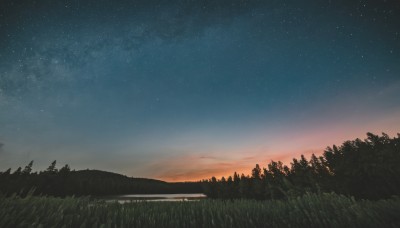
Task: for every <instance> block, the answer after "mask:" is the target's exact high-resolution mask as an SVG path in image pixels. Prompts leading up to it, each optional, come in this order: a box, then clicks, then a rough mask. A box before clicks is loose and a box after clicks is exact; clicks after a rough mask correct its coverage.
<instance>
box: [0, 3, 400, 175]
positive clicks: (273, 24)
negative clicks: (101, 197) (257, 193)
mask: <svg viewBox="0 0 400 228" xmlns="http://www.w3.org/2000/svg"><path fill="white" fill-rule="evenodd" d="M167 2H168V3H167ZM367 132H373V133H376V134H380V133H381V132H386V133H388V134H389V135H390V136H394V135H395V134H396V133H398V132H400V4H399V2H398V1H390V0H387V1H383V0H382V1H378V0H377V1H366V0H357V1H356V0H338V1H335V0H329V1H328V0H327V1H311V0H305V1H297V0H265V1H250V0H249V1H246V0H240V1H239V0H230V1H228V0H217V1H215V0H198V1H194V0H181V1H161V0H160V1H153V0H136V1H134V0H132V1H128V0H121V1H111V0H96V1H94V0H87V1H83V0H57V1H54V0H40V1H39V0H37V1H33V0H32V1H22V0H20V1H18V0H17V1H15V0H14V1H12V0H2V1H1V2H0V167H1V169H2V171H3V170H5V169H7V168H10V167H11V168H14V169H15V168H17V167H18V166H25V165H26V164H27V163H29V161H31V160H34V169H35V170H41V169H44V168H46V167H47V166H48V165H49V164H50V162H51V161H53V160H57V162H58V164H59V166H62V165H64V164H66V163H68V164H69V165H70V166H71V167H72V168H73V169H86V168H89V169H101V170H108V171H112V172H118V173H122V174H125V175H128V176H134V177H148V178H157V179H161V180H166V181H185V180H187V181H190V180H200V179H203V178H210V177H211V176H217V177H220V176H222V175H225V176H226V175H229V174H232V173H233V172H234V171H238V172H243V173H245V174H246V173H249V172H250V171H251V168H252V167H254V166H255V164H256V163H259V164H260V165H261V166H266V165H267V163H268V162H269V161H270V160H271V159H273V160H281V161H284V162H286V163H287V164H288V163H289V162H290V160H291V158H293V157H298V156H299V155H300V154H305V155H306V156H309V155H311V153H316V154H321V153H322V151H323V149H324V148H326V147H327V146H332V145H333V144H341V143H342V142H343V141H344V140H348V139H355V138H365V134H366V133H367Z"/></svg>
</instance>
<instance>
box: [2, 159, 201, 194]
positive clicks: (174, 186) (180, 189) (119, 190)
mask: <svg viewBox="0 0 400 228" xmlns="http://www.w3.org/2000/svg"><path fill="white" fill-rule="evenodd" d="M32 165H33V161H32V162H30V163H29V164H28V165H27V166H26V167H25V168H24V169H22V168H21V167H20V168H18V169H17V170H15V171H14V172H11V169H8V170H7V171H5V172H2V173H0V192H1V193H3V194H7V195H10V194H13V193H17V194H21V195H25V194H27V193H28V192H29V191H31V190H32V189H34V194H35V195H38V194H42V195H53V196H66V195H114V194H161V193H163V194H168V193H199V192H202V188H201V185H200V183H199V182H197V183H196V182H181V183H167V182H164V181H159V180H153V179H146V178H131V177H127V176H123V175H120V174H116V173H111V172H105V171H99V170H79V171H75V170H73V171H71V170H70V167H69V166H68V165H65V166H64V167H62V168H61V169H59V170H58V169H57V168H56V161H54V162H53V163H52V164H51V165H50V166H49V167H48V168H47V169H46V170H45V171H42V172H39V173H37V172H35V173H32Z"/></svg>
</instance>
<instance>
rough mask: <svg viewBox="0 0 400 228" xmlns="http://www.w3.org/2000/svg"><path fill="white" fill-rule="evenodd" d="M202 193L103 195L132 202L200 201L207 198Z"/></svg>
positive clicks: (120, 200)
mask: <svg viewBox="0 0 400 228" xmlns="http://www.w3.org/2000/svg"><path fill="white" fill-rule="evenodd" d="M205 198H206V196H205V195H204V194H202V193H194V194H137V195H114V196H107V197H102V199H104V200H106V201H107V202H115V201H118V202H119V203H130V202H138V201H152V202H153V201H158V202H180V201H198V200H201V199H205Z"/></svg>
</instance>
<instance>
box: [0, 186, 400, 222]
mask: <svg viewBox="0 0 400 228" xmlns="http://www.w3.org/2000/svg"><path fill="white" fill-rule="evenodd" d="M399 214H400V198H392V199H388V200H379V201H368V200H360V201H356V200H354V199H353V198H349V197H345V196H340V195H336V194H333V193H332V194H321V195H317V194H306V195H304V196H302V197H298V198H293V199H289V200H270V201H256V200H233V201H231V200H228V201H223V200H202V201H199V202H137V203H127V204H118V203H105V202H104V201H92V200H90V199H89V198H71V197H67V198H64V199H61V198H53V197H26V198H24V199H22V198H19V197H8V198H0V227H174V228H177V227H387V228H389V227H399V226H400V216H399Z"/></svg>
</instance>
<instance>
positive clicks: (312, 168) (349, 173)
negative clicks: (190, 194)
mask: <svg viewBox="0 0 400 228" xmlns="http://www.w3.org/2000/svg"><path fill="white" fill-rule="evenodd" d="M367 136H368V137H367V139H365V140H360V139H356V140H353V141H346V142H344V143H343V144H342V145H341V146H339V147H337V146H335V145H334V146H333V147H328V148H326V150H325V151H324V153H323V155H322V156H319V157H317V156H315V155H314V154H313V155H312V156H311V158H310V160H307V159H306V158H305V157H304V156H303V155H302V156H301V158H300V159H293V161H292V162H291V164H290V167H288V166H285V165H283V164H282V162H280V161H278V162H275V161H271V162H270V163H269V164H268V165H267V168H260V166H259V165H258V164H257V165H256V167H255V168H254V169H253V170H252V174H251V176H245V175H243V174H242V175H240V176H239V174H237V173H234V175H233V176H229V177H228V178H224V177H222V178H221V179H220V180H217V179H216V178H215V177H213V178H211V179H210V180H206V181H204V183H203V187H204V192H205V194H206V195H207V196H208V197H211V198H226V199H233V198H253V199H281V198H287V197H295V196H299V195H302V194H304V193H306V192H315V193H320V192H336V193H339V194H345V195H351V196H354V197H356V198H365V199H381V198H389V197H391V196H393V195H400V134H397V136H398V137H397V138H396V137H394V138H390V137H389V136H388V135H387V134H385V133H382V136H378V135H374V134H372V133H367Z"/></svg>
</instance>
